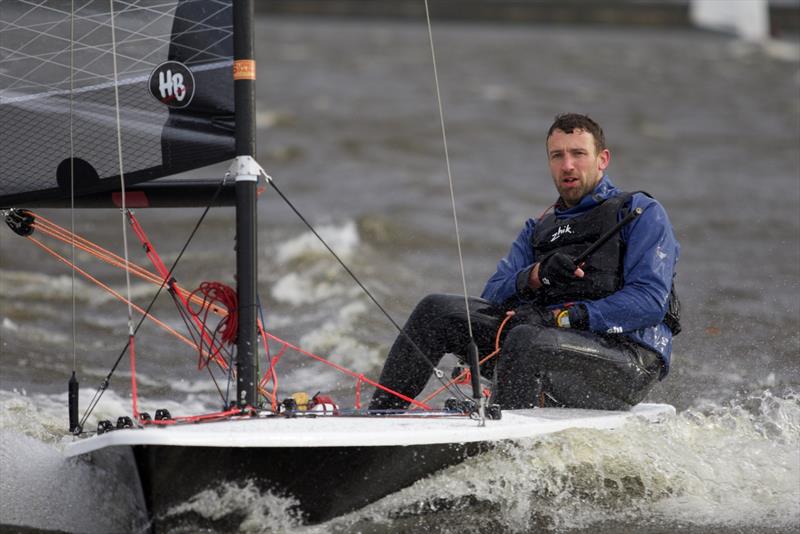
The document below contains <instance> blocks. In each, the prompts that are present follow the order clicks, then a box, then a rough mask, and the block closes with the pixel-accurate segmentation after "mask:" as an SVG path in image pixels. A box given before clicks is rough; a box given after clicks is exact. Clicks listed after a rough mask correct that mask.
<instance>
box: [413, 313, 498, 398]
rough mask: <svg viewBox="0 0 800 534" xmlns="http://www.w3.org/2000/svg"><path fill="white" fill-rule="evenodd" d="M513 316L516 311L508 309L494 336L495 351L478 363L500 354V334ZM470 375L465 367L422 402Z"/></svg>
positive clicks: (460, 382)
mask: <svg viewBox="0 0 800 534" xmlns="http://www.w3.org/2000/svg"><path fill="white" fill-rule="evenodd" d="M512 317H514V311H513V310H510V311H507V312H506V318H505V319H503V322H502V323H500V327H499V328H498V329H497V334H496V335H495V338H494V351H493V352H492V353H490V354H488V355H487V356H486V357H484V358H483V359H482V360H481V361H479V362H478V365H482V364H483V363H484V362H487V361H489V360H490V359H492V358H494V357H495V356H497V355H498V354H500V334H501V333H502V332H503V329H504V328H505V327H506V323H508V321H510V320H511V318H512ZM469 376H470V370H469V369H465V370H464V371H462V372H461V374H459V375H458V376H457V377H455V378H453V379H452V380H450V382H448V383H447V384H445V385H443V386H442V387H440V388H439V389H437V390H436V391H434V392H433V393H431V394H430V395H428V396H427V397H425V398H424V399H423V400H422V402H428V401H430V400H431V399H433V398H434V397H436V396H437V395H439V394H440V393H441V392H442V391H444V390H446V389H447V388H448V387H450V386H452V385H453V384H463V383H464V382H465V379H468V377H469Z"/></svg>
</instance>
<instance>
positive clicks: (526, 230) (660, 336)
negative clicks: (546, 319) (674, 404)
mask: <svg viewBox="0 0 800 534" xmlns="http://www.w3.org/2000/svg"><path fill="white" fill-rule="evenodd" d="M621 194H623V191H622V190H620V189H618V188H617V187H616V186H614V184H613V183H612V182H611V180H610V179H609V178H608V176H603V178H602V180H601V181H600V183H599V184H597V187H596V188H595V189H594V191H593V193H592V194H591V195H586V196H584V197H583V198H582V199H581V201H580V203H578V205H576V206H574V207H572V208H569V209H564V210H562V209H559V208H556V215H557V216H558V218H559V219H562V218H567V219H568V218H574V217H577V216H580V215H583V214H585V213H586V212H587V211H589V210H591V209H593V208H595V207H597V206H598V205H600V204H602V203H603V202H604V201H605V200H607V199H609V198H613V197H616V196H619V195H621ZM630 204H631V205H630V206H623V207H624V208H628V209H636V208H642V210H643V213H642V214H641V215H640V216H639V217H637V218H636V219H634V220H633V221H632V222H631V223H629V224H628V225H626V226H625V227H623V229H622V231H621V232H620V240H621V241H622V243H623V244H624V256H623V262H622V287H621V289H619V290H618V291H616V292H614V293H613V294H611V295H608V296H606V297H602V298H598V299H596V300H578V301H573V302H575V304H579V303H580V304H584V305H585V307H586V310H587V312H588V314H589V330H591V331H592V332H597V333H601V334H613V335H616V334H621V335H625V336H627V337H628V338H630V339H631V340H633V341H635V342H636V343H639V344H641V345H643V346H645V347H647V348H650V349H652V350H655V351H656V352H658V353H659V354H661V357H662V358H663V360H664V366H665V367H664V373H662V378H663V377H664V376H666V373H667V371H668V370H669V364H670V357H671V354H672V332H671V331H670V329H669V328H668V327H667V325H666V324H665V323H664V315H665V314H666V311H667V307H668V304H669V296H670V290H671V289H672V278H673V274H674V272H675V265H676V264H677V262H678V256H679V254H680V245H679V244H678V241H677V240H676V239H675V235H674V233H673V231H672V225H671V224H670V222H669V218H668V217H667V213H666V211H664V208H663V207H662V206H661V204H659V203H658V201H656V200H655V199H653V198H650V197H648V196H647V195H645V194H642V193H635V194H634V195H633V196H632V198H631V202H630ZM535 229H536V221H535V220H534V219H528V220H527V221H526V223H525V226H524V227H523V228H522V231H521V232H520V233H519V235H518V236H517V238H516V240H515V241H514V243H512V245H511V250H510V251H509V253H508V254H507V255H506V257H504V258H503V259H502V260H500V262H499V263H498V264H497V271H496V272H495V273H494V275H492V276H491V277H490V278H489V280H488V282H486V287H485V288H484V290H483V293H482V294H481V297H483V298H484V299H486V300H488V301H490V302H492V303H494V304H497V305H503V303H505V302H506V301H508V300H509V299H511V298H517V299H519V300H522V301H526V300H530V298H531V293H530V291H529V290H527V289H526V287H527V286H526V285H525V284H518V283H517V280H518V279H520V280H526V281H527V276H526V275H525V273H526V272H529V271H530V268H531V266H532V265H533V264H534V263H536V262H537V261H539V259H540V258H536V257H535V254H534V251H533V247H532V246H531V243H532V238H533V235H534V231H535ZM587 276H588V274H587ZM554 307H557V304H556V305H555V306H554Z"/></svg>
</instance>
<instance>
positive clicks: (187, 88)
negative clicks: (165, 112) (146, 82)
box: [150, 61, 194, 109]
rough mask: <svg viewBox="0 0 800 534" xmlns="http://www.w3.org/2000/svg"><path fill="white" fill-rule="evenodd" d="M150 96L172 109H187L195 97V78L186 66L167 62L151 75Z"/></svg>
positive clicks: (175, 62)
mask: <svg viewBox="0 0 800 534" xmlns="http://www.w3.org/2000/svg"><path fill="white" fill-rule="evenodd" d="M150 94H151V95H153V97H154V98H155V99H156V100H158V101H159V102H161V103H162V104H164V105H166V106H169V107H171V108H175V109H180V108H185V107H186V106H188V105H189V103H190V102H191V101H192V97H193V96H194V76H193V75H192V71H190V70H189V68H188V67H186V65H184V64H183V63H180V62H178V61H166V62H164V63H162V64H161V65H159V66H158V67H156V68H155V69H153V72H152V73H151V74H150Z"/></svg>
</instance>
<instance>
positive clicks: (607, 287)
mask: <svg viewBox="0 0 800 534" xmlns="http://www.w3.org/2000/svg"><path fill="white" fill-rule="evenodd" d="M546 146H547V157H548V161H549V165H550V174H551V175H552V177H553V182H554V184H555V186H556V189H557V190H558V193H559V199H558V201H557V202H556V204H555V209H554V211H553V213H551V214H549V215H547V216H543V217H541V218H540V219H539V220H533V219H529V220H528V221H527V222H526V223H525V226H524V227H523V229H522V231H521V232H520V233H519V235H518V236H517V239H516V240H515V241H514V242H513V244H512V245H511V250H510V252H509V253H508V255H507V256H506V257H505V258H503V259H502V260H500V262H499V263H498V265H497V271H496V272H495V273H494V275H492V276H491V278H489V280H488V282H487V283H486V287H485V288H484V290H483V293H482V295H481V298H480V299H478V298H474V297H473V298H470V299H469V307H470V312H471V313H470V318H471V322H472V330H473V337H474V340H475V342H476V344H477V346H478V348H479V351H480V353H481V355H486V354H488V353H489V352H491V351H492V350H493V349H494V343H495V337H496V336H497V334H498V329H499V328H500V324H501V321H502V319H503V317H504V316H505V314H506V311H507V310H514V311H515V316H514V317H513V319H512V320H511V321H509V323H508V324H507V325H506V326H505V327H504V328H503V330H502V332H500V339H501V343H502V350H501V352H500V354H499V356H497V361H496V364H495V361H489V362H487V364H485V366H484V368H483V369H482V372H483V373H485V374H487V375H491V374H493V375H494V387H493V393H492V402H496V403H498V404H500V406H501V408H507V409H515V408H528V407H534V406H568V407H575V408H596V409H611V410H619V409H628V408H630V407H631V406H632V405H634V404H637V403H638V402H640V401H641V400H642V399H643V398H644V397H645V395H646V394H647V392H648V391H649V390H650V388H651V387H652V386H653V384H654V383H655V381H656V380H657V379H661V378H663V377H664V376H666V374H667V372H668V370H669V363H670V354H671V350H672V335H673V334H672V330H674V331H675V333H677V331H678V330H679V326H678V324H677V317H676V316H675V315H676V313H677V311H676V310H677V299H676V298H675V296H674V291H673V284H672V282H673V275H674V270H675V265H676V263H677V260H678V255H679V246H678V243H677V241H676V240H675V236H674V235H673V231H672V227H671V225H670V223H669V219H668V218H667V214H666V212H665V211H664V208H663V207H662V206H661V205H660V204H659V203H658V202H657V201H656V200H654V199H653V198H651V197H650V196H649V195H647V194H646V193H641V192H637V193H633V194H631V193H624V192H623V191H621V190H620V189H618V188H617V187H615V186H614V184H612V182H611V180H610V179H609V177H608V176H607V175H606V173H605V171H606V168H607V167H608V165H609V163H610V161H611V153H610V151H609V150H608V148H607V147H606V143H605V138H604V135H603V130H602V128H600V126H599V125H598V124H597V123H596V122H595V121H594V120H592V119H591V118H589V117H588V116H586V115H579V114H574V113H567V114H563V115H559V116H557V117H556V119H555V122H554V123H553V125H552V126H551V127H550V129H549V131H548V133H547V141H546ZM637 208H640V209H641V210H642V211H641V214H640V215H639V216H638V217H636V218H635V219H633V220H632V222H630V223H628V224H627V225H626V226H624V227H623V228H622V229H621V231H620V232H619V234H618V235H617V236H615V237H614V238H612V239H611V240H609V241H608V242H607V243H606V244H605V245H603V246H602V247H601V248H599V249H598V250H597V251H596V252H594V253H593V254H592V255H591V256H589V257H588V258H587V260H586V261H585V262H582V263H581V264H580V265H575V263H574V262H573V260H574V259H575V258H576V257H578V255H579V254H580V253H581V252H583V251H584V250H585V249H586V248H587V247H588V246H589V245H591V244H592V243H593V242H595V241H596V240H597V238H598V237H599V236H600V235H602V234H603V233H605V232H606V231H608V230H609V229H611V228H612V227H614V226H615V225H616V223H617V222H618V221H619V220H620V219H622V218H623V217H624V216H625V215H626V214H627V213H629V212H630V211H631V210H636V209H637ZM668 325H669V326H668ZM403 330H404V335H400V336H398V338H397V340H396V341H395V343H394V345H393V346H392V349H391V351H390V352H389V356H388V358H387V360H386V363H385V365H384V368H383V371H382V373H381V378H380V383H381V384H383V385H384V386H386V387H388V388H390V389H392V390H395V391H397V392H399V393H402V394H404V395H406V396H408V397H412V398H413V397H415V396H416V395H418V394H419V393H420V392H421V391H422V389H423V388H424V387H425V384H426V383H427V381H428V379H429V378H430V373H431V369H432V366H435V365H437V364H438V362H439V360H441V358H442V356H443V355H444V354H446V353H454V354H456V355H461V356H463V355H464V354H465V351H466V347H467V344H468V343H469V341H470V340H469V334H468V329H467V324H466V313H465V310H464V298H463V296H461V297H460V296H456V295H429V296H428V297H426V298H425V299H423V300H422V301H421V302H420V303H419V304H418V305H417V307H416V308H415V310H414V312H413V313H412V314H411V317H410V318H409V320H408V322H407V323H406V325H405V327H404V329H403ZM420 353H421V354H420ZM423 358H427V359H428V360H429V361H430V364H428V363H427V362H425V361H424V360H423ZM407 405H408V403H407V402H405V401H403V400H401V399H400V398H398V397H396V396H394V395H392V394H390V393H387V392H385V391H382V390H377V391H376V392H375V394H374V395H373V398H372V402H371V404H370V409H374V410H380V409H402V408H405V407H407Z"/></svg>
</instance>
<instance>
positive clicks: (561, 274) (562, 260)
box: [539, 252, 578, 286]
mask: <svg viewBox="0 0 800 534" xmlns="http://www.w3.org/2000/svg"><path fill="white" fill-rule="evenodd" d="M577 268H578V267H577V266H576V265H575V262H573V261H572V258H570V257H569V256H567V255H566V254H564V253H563V252H556V253H555V254H553V255H551V256H548V257H546V258H545V259H544V260H543V261H542V263H540V264H539V280H541V282H542V285H546V286H554V285H558V284H564V283H567V282H569V281H570V280H572V279H574V278H575V269H577Z"/></svg>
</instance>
